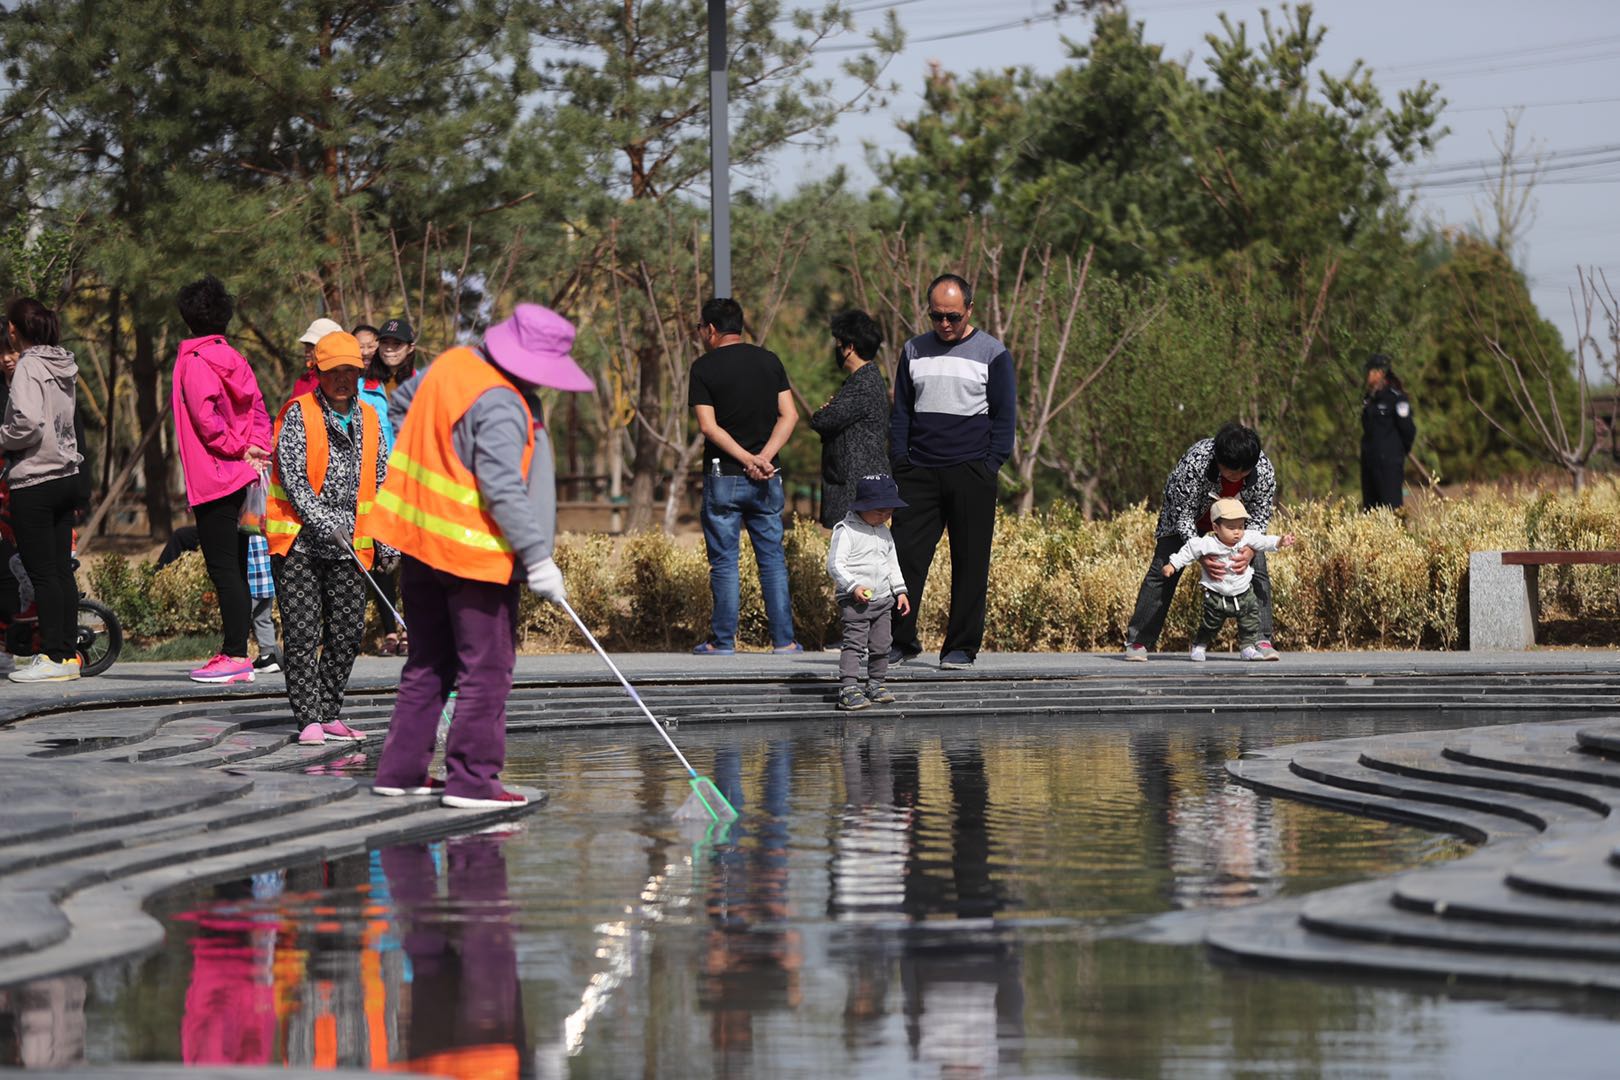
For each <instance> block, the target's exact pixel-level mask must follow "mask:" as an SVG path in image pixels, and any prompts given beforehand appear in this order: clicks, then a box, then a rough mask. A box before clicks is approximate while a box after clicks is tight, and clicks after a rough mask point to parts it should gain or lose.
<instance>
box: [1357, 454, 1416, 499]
mask: <svg viewBox="0 0 1620 1080" xmlns="http://www.w3.org/2000/svg"><path fill="white" fill-rule="evenodd" d="M1405 480H1406V458H1405V456H1404V455H1403V456H1399V457H1397V456H1395V455H1394V454H1390V453H1385V454H1380V453H1379V452H1378V451H1376V450H1369V449H1368V448H1367V447H1365V446H1363V447H1362V448H1361V508H1362V509H1363V510H1372V509H1374V508H1375V507H1379V506H1388V507H1390V508H1392V509H1395V510H1399V509H1400V508H1401V503H1402V502H1404V501H1405V499H1404V496H1403V494H1402V491H1401V488H1402V486H1403V484H1404V483H1405Z"/></svg>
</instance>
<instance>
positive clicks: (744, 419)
mask: <svg viewBox="0 0 1620 1080" xmlns="http://www.w3.org/2000/svg"><path fill="white" fill-rule="evenodd" d="M742 330H743V311H742V306H741V305H740V304H738V303H737V301H735V300H732V299H730V298H729V297H717V298H715V299H712V300H710V301H709V302H708V303H706V304H704V305H703V314H702V322H701V323H699V325H698V337H699V338H700V339H701V340H702V342H703V347H704V349H706V350H707V351H706V352H705V353H704V354H703V355H702V356H700V357H698V358H697V360H696V362H694V363H693V364H692V377H691V389H690V390H689V391H688V392H687V398H686V403H687V404H688V405H689V406H691V408H692V411H693V412H695V413H696V414H697V422H698V428H699V429H700V430H701V431H702V432H703V439H704V442H703V542H704V544H705V546H706V547H707V548H708V551H709V591H710V592H711V593H712V594H713V596H714V615H713V617H712V618H711V620H710V627H711V633H710V636H709V640H707V641H704V642H702V643H701V644H699V645H698V646H697V647H696V648H695V649H693V650H692V651H693V652H695V653H697V654H698V655H700V656H717V655H728V654H730V653H734V652H736V651H737V550H738V546H739V543H740V541H741V538H742V529H743V527H744V526H747V528H748V537H749V539H750V540H751V541H752V542H753V547H754V559H755V561H756V562H757V563H758V564H759V585H760V591H761V592H762V593H763V594H764V596H765V617H766V619H767V621H768V622H769V623H770V628H771V651H772V652H778V653H793V652H803V651H804V650H803V649H802V648H800V646H799V644H798V643H797V642H796V641H794V639H793V601H792V598H791V597H790V595H789V593H788V576H787V559H786V558H785V557H784V556H783V554H782V506H783V504H784V501H785V500H784V496H783V492H782V476H781V474H780V473H779V472H777V460H776V453H777V451H778V450H780V449H782V446H783V444H785V443H786V442H787V441H788V436H789V435H791V434H792V433H793V425H794V424H796V423H798V421H799V413H798V410H797V409H795V408H794V407H793V392H792V390H791V389H789V387H788V378H787V372H786V371H785V370H784V369H783V367H782V361H781V360H779V359H777V357H776V354H775V353H773V352H771V351H769V350H768V349H762V348H760V347H759V346H758V345H749V344H746V343H744V341H743V339H742Z"/></svg>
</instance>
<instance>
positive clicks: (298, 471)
mask: <svg viewBox="0 0 1620 1080" xmlns="http://www.w3.org/2000/svg"><path fill="white" fill-rule="evenodd" d="M360 372H361V367H360V343H359V342H358V341H356V340H355V338H354V335H352V334H346V333H343V332H342V331H337V332H334V333H330V334H327V335H326V336H325V337H323V338H321V339H320V341H318V342H317V343H316V345H315V378H316V380H317V382H318V385H317V386H316V388H315V389H313V390H311V391H309V392H308V393H305V394H301V395H299V396H298V397H295V398H293V399H292V400H291V401H289V402H287V404H286V405H285V406H283V408H282V410H281V413H280V415H278V416H277V417H276V425H275V427H276V430H275V447H276V453H275V464H274V468H273V470H272V472H271V476H270V489H269V492H268V495H267V499H266V504H267V505H266V513H265V523H264V532H265V539H266V540H267V541H268V543H269V545H270V561H271V565H272V567H273V568H274V569H275V578H276V603H277V605H278V607H279V608H280V610H281V631H282V666H283V670H284V671H285V672H286V678H287V701H288V703H289V704H290V705H291V706H292V711H293V716H294V718H295V720H296V723H297V726H298V741H299V742H300V743H302V744H304V745H320V744H322V743H325V742H326V741H327V740H338V741H344V742H361V741H362V740H364V738H365V736H364V735H362V734H361V733H360V732H358V731H356V730H355V729H354V728H352V727H350V726H349V725H348V724H347V723H345V722H344V720H343V718H342V716H341V715H340V713H341V711H342V708H343V695H344V692H345V690H346V689H347V686H348V682H349V675H350V672H351V671H353V669H354V658H355V657H356V656H357V655H358V654H359V652H360V640H361V637H362V636H363V634H364V631H365V621H366V602H367V599H368V594H367V591H366V583H365V570H366V569H369V568H370V567H371V566H372V565H373V563H374V562H375V560H376V558H377V554H378V548H377V545H376V542H375V540H374V539H373V534H372V527H371V518H372V513H373V507H374V505H375V502H376V497H377V489H378V487H379V486H381V484H382V483H383V478H384V477H385V476H387V473H388V462H387V459H386V458H385V457H384V455H383V453H382V426H381V420H380V418H379V417H378V415H377V410H376V409H374V408H372V407H371V406H370V405H367V404H365V403H364V402H362V401H359V400H358V391H359V384H360ZM385 554H390V555H391V554H392V553H391V552H388V553H385ZM362 567H364V569H362Z"/></svg>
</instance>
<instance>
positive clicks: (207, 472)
mask: <svg viewBox="0 0 1620 1080" xmlns="http://www.w3.org/2000/svg"><path fill="white" fill-rule="evenodd" d="M178 305H179V308H180V317H181V318H182V319H184V320H185V323H186V326H187V328H188V329H190V331H191V336H190V337H188V338H186V339H185V340H184V341H182V342H180V353H179V356H177V357H176V358H175V362H174V428H175V436H176V444H177V446H178V448H179V450H180V470H181V472H182V473H183V474H184V475H185V479H186V499H187V501H188V502H190V503H191V511H192V513H193V514H195V515H196V517H197V536H198V539H199V540H200V541H201V544H202V553H203V562H204V563H205V564H206V565H207V567H208V578H209V580H210V581H212V582H213V584H214V595H215V596H217V597H218V598H219V613H220V621H221V623H222V624H223V631H224V633H223V640H222V641H221V644H220V649H219V653H218V655H216V656H215V657H214V658H213V659H212V660H210V661H208V663H206V664H204V665H203V666H202V667H200V668H197V669H196V670H194V671H192V672H191V678H192V681H194V682H207V683H232V682H252V681H253V666H252V664H251V663H249V661H248V654H247V638H248V626H249V624H250V623H251V621H252V601H251V599H250V598H249V596H248V582H247V547H248V545H247V536H246V534H244V533H242V532H241V531H240V530H239V529H238V523H239V521H240V518H241V514H242V503H243V500H244V499H245V498H246V496H247V489H248V485H250V484H252V483H253V482H254V481H255V480H257V479H258V478H259V470H260V469H262V468H264V467H265V466H266V464H267V463H268V462H269V460H270V415H269V413H267V412H265V408H264V397H263V395H261V394H260V393H259V380H258V379H257V378H256V377H255V376H254V374H253V369H252V368H251V367H249V366H248V362H247V361H246V360H245V359H243V358H242V354H241V353H239V352H237V351H236V350H235V349H233V348H231V346H230V343H229V342H227V341H226V340H225V328H226V327H228V326H229V325H230V322H231V316H232V315H233V314H235V311H236V302H235V299H234V298H233V297H232V296H231V295H230V293H228V292H226V291H225V285H224V283H223V282H221V281H220V280H219V279H218V278H216V277H214V276H213V275H212V274H210V275H208V276H207V277H205V278H203V279H202V280H200V281H194V282H192V283H191V284H189V285H187V286H186V287H185V288H183V289H181V290H180V296H179V298H178Z"/></svg>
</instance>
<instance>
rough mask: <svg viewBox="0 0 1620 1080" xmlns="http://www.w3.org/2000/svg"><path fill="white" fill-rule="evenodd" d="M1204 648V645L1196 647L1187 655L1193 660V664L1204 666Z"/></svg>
mask: <svg viewBox="0 0 1620 1080" xmlns="http://www.w3.org/2000/svg"><path fill="white" fill-rule="evenodd" d="M1204 648H1205V647H1204V646H1202V645H1194V646H1193V647H1192V649H1191V651H1189V652H1188V653H1187V655H1188V656H1189V657H1191V658H1192V662H1193V663H1195V664H1202V663H1203V662H1204Z"/></svg>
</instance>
